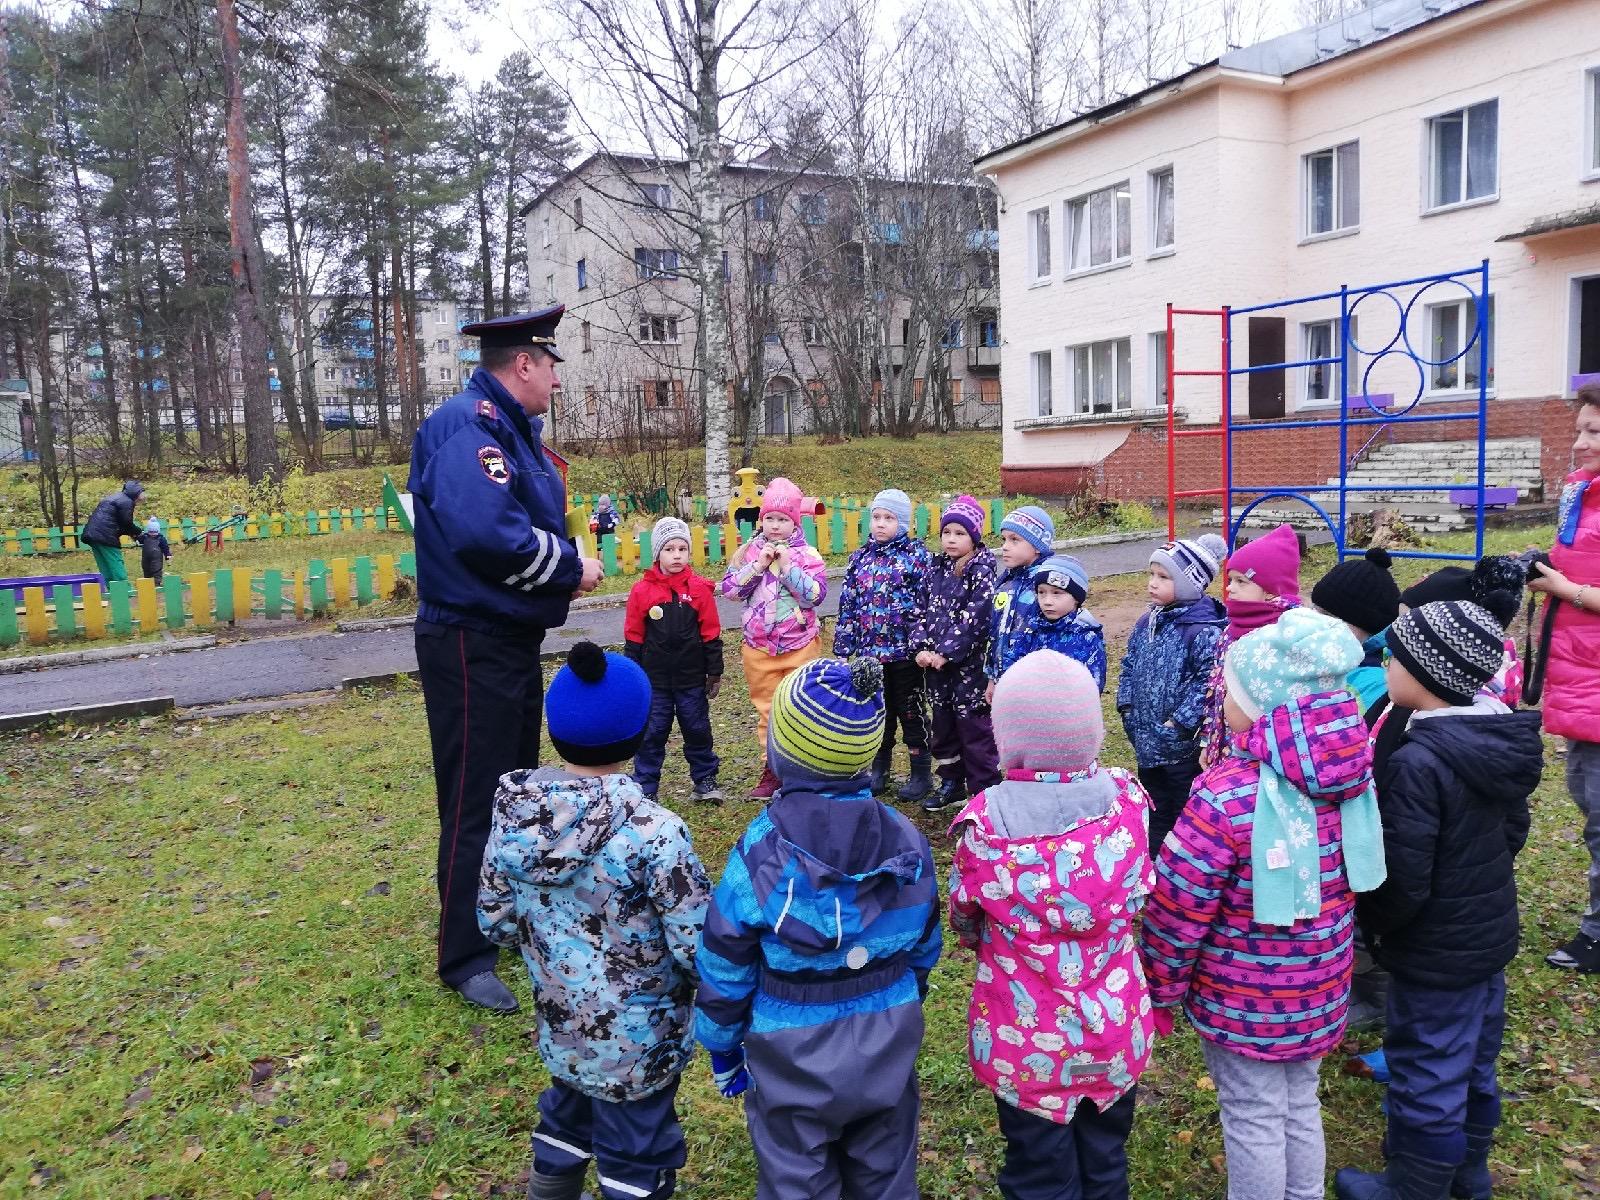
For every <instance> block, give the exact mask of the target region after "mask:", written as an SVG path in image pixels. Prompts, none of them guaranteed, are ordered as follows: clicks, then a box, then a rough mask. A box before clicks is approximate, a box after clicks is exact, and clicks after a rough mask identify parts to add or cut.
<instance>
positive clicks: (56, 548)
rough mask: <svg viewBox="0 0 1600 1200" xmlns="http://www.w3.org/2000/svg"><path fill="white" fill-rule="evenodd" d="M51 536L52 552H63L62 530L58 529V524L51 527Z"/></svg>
mask: <svg viewBox="0 0 1600 1200" xmlns="http://www.w3.org/2000/svg"><path fill="white" fill-rule="evenodd" d="M49 537H50V552H51V553H52V554H59V553H61V551H62V549H63V547H62V545H61V530H60V529H58V528H57V527H56V526H54V525H52V526H51V527H50V533H49Z"/></svg>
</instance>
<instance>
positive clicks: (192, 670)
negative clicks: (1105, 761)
mask: <svg viewBox="0 0 1600 1200" xmlns="http://www.w3.org/2000/svg"><path fill="white" fill-rule="evenodd" d="M1161 541H1162V539H1161V538H1160V537H1152V538H1148V539H1141V540H1139V541H1132V542H1119V543H1114V544H1109V545H1102V546H1081V547H1074V548H1073V549H1072V551H1071V553H1073V554H1075V555H1076V556H1077V557H1078V558H1079V559H1081V560H1082V561H1083V564H1084V566H1086V567H1087V568H1088V570H1089V574H1090V576H1091V577H1095V578H1100V577H1104V576H1107V575H1122V574H1127V573H1130V572H1136V571H1143V570H1144V569H1145V564H1146V563H1148V562H1149V561H1150V551H1151V550H1152V549H1153V548H1154V547H1156V546H1157V545H1159V544H1160V543H1161ZM718 607H719V609H720V611H721V613H722V624H723V627H724V628H725V629H726V628H737V626H738V624H739V605H738V604H736V603H733V602H730V601H727V600H721V601H719V604H718ZM837 609H838V585H837V582H836V581H830V587H829V589H828V597H827V599H826V600H825V601H824V602H823V606H822V613H823V615H825V616H832V615H833V614H834V613H835V612H836V611H837ZM622 617H623V609H622V607H621V606H620V605H616V606H612V607H595V608H576V607H575V608H574V609H573V610H572V614H571V616H569V617H568V619H567V624H566V625H565V626H564V627H563V628H561V629H555V630H551V631H550V633H549V634H548V635H547V636H546V637H545V642H544V645H545V650H546V651H549V652H557V651H560V650H563V649H565V648H566V647H568V646H570V645H572V644H573V643H574V642H577V641H583V640H586V639H587V640H589V641H595V642H599V643H600V644H602V645H621V644H622ZM416 667H417V655H416V650H415V647H414V645H413V641H412V631H411V627H410V626H409V625H407V626H403V627H401V628H397V629H385V630H381V631H378V632H373V633H310V634H279V635H272V636H265V637H255V638H246V639H241V640H239V641H235V642H230V643H226V644H222V645H217V646H213V647H211V648H209V649H206V650H191V651H186V652H183V653H175V654H153V655H150V656H149V657H147V658H126V659H116V660H113V661H110V662H102V663H85V664H81V665H78V666H66V667H53V668H51V669H49V670H44V671H29V672H23V673H21V674H16V675H7V676H0V714H12V713H26V712H40V711H48V710H52V709H60V708H69V707H76V706H79V705H86V704H104V703H109V702H112V701H117V700H136V699H142V698H144V697H148V696H171V697H172V698H173V699H174V700H175V701H176V703H177V705H178V707H180V708H192V707H195V706H197V705H207V704H224V703H228V702H230V701H238V700H256V699H264V698H267V697H272V696H292V695H295V694H298V693H303V692H319V691H325V690H327V689H330V688H336V687H338V686H339V684H340V682H341V681H343V680H345V679H349V678H355V677H360V676H369V675H386V674H391V673H396V672H401V671H414V670H416Z"/></svg>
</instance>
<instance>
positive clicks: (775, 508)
mask: <svg viewBox="0 0 1600 1200" xmlns="http://www.w3.org/2000/svg"><path fill="white" fill-rule="evenodd" d="M769 512H770V513H777V514H778V515H779V516H784V517H788V518H789V520H791V521H793V522H794V523H795V524H796V525H798V524H800V518H801V517H803V516H815V515H816V512H817V502H816V501H815V500H810V499H808V498H807V497H805V496H802V495H801V494H800V489H799V488H797V487H796V486H795V485H794V484H793V483H792V482H790V481H789V480H787V479H785V478H784V477H783V476H782V475H779V476H778V477H777V478H776V479H774V480H773V481H772V482H771V483H769V484H767V490H766V491H764V492H762V493H761V515H762V516H763V517H764V516H766V515H767V514H768V513H769Z"/></svg>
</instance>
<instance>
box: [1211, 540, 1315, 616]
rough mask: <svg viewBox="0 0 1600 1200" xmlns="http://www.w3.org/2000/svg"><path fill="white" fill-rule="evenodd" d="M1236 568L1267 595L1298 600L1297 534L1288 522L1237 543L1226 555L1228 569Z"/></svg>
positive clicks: (1298, 558) (1298, 555) (1231, 571)
mask: <svg viewBox="0 0 1600 1200" xmlns="http://www.w3.org/2000/svg"><path fill="white" fill-rule="evenodd" d="M1234 571H1237V572H1239V574H1241V575H1243V576H1244V577H1245V578H1246V579H1248V580H1250V581H1251V582H1252V583H1255V584H1257V585H1258V586H1260V587H1261V588H1262V590H1264V591H1265V592H1266V593H1267V594H1268V595H1269V596H1281V597H1282V598H1283V599H1285V600H1292V601H1294V602H1295V603H1296V604H1298V603H1299V602H1300V537H1299V535H1298V534H1296V533H1295V531H1294V527H1293V526H1291V525H1279V526H1278V527H1277V528H1276V529H1274V530H1273V531H1272V532H1271V533H1269V534H1266V535H1265V536H1264V537H1259V538H1257V539H1256V540H1255V541H1253V542H1250V543H1249V544H1247V545H1244V546H1240V547H1239V548H1238V549H1237V550H1235V551H1234V552H1233V553H1232V554H1230V555H1228V572H1229V573H1230V574H1232V573H1233V572H1234Z"/></svg>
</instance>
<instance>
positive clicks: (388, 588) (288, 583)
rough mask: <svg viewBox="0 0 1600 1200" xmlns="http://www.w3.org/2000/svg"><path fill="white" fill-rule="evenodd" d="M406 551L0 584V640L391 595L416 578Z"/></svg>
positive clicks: (114, 633) (237, 617) (311, 607)
mask: <svg viewBox="0 0 1600 1200" xmlns="http://www.w3.org/2000/svg"><path fill="white" fill-rule="evenodd" d="M416 574H417V560H416V556H415V555H413V554H410V553H406V554H401V555H399V556H396V555H393V554H380V555H378V556H377V557H375V558H373V557H367V556H363V557H361V558H357V559H355V560H354V561H352V560H350V559H346V558H335V559H333V560H331V561H329V562H326V563H324V562H322V561H321V560H313V561H312V562H311V563H310V564H308V565H307V566H306V567H305V568H304V569H303V570H298V571H288V572H285V571H282V570H277V569H273V570H265V571H239V570H230V569H223V570H218V571H211V572H206V571H195V572H193V573H190V574H185V575H179V574H176V573H174V574H169V575H168V576H167V577H166V578H165V579H163V580H162V581H161V583H160V585H157V584H156V582H155V581H154V580H152V579H136V580H132V581H124V580H117V581H115V582H113V583H110V584H101V583H84V584H81V585H79V592H80V595H79V596H78V597H76V598H75V597H74V595H73V588H72V586H71V585H70V584H56V585H54V586H52V587H50V588H48V589H46V588H42V587H32V588H24V589H23V590H22V601H21V603H20V604H19V603H18V601H17V597H16V593H15V592H13V591H11V590H9V589H0V647H4V646H14V645H16V644H17V643H18V642H21V641H23V640H26V641H27V642H29V643H30V644H32V645H45V644H47V643H49V642H51V641H69V640H72V639H74V638H80V637H86V638H91V639H99V638H107V637H127V636H130V635H133V634H150V633H159V632H160V631H161V630H163V629H168V630H178V629H200V630H204V629H209V628H211V627H213V626H216V625H227V624H230V623H232V622H235V621H241V620H245V619H247V618H250V617H264V618H266V619H267V620H269V621H280V620H302V619H307V618H310V617H320V616H325V615H327V614H329V613H332V612H334V611H336V610H338V609H342V608H349V607H352V606H354V607H363V606H365V605H368V604H371V603H372V602H373V601H375V600H382V599H387V598H388V597H390V596H392V595H394V592H395V586H396V581H397V579H399V577H401V576H408V577H410V578H412V579H415V578H416Z"/></svg>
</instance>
